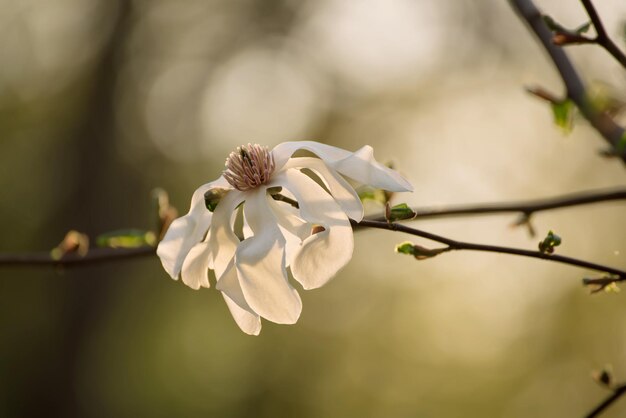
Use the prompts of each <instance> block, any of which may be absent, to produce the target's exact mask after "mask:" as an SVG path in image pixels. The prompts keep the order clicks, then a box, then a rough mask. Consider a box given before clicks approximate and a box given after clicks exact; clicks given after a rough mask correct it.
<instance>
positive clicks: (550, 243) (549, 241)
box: [538, 231, 561, 254]
mask: <svg viewBox="0 0 626 418" xmlns="http://www.w3.org/2000/svg"><path fill="white" fill-rule="evenodd" d="M559 245H561V237H559V236H558V235H556V234H555V233H554V232H552V231H548V235H546V237H545V238H544V239H543V240H542V241H541V242H540V243H539V246H538V247H539V251H541V252H542V253H544V254H552V253H554V247H558V246H559Z"/></svg>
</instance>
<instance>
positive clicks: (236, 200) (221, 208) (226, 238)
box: [209, 190, 246, 279]
mask: <svg viewBox="0 0 626 418" xmlns="http://www.w3.org/2000/svg"><path fill="white" fill-rule="evenodd" d="M245 198H246V194H245V193H243V192H241V191H239V190H231V191H229V192H228V193H227V194H226V196H224V197H222V200H221V201H220V202H219V204H218V205H217V207H216V208H215V211H214V212H213V219H211V234H210V236H209V245H210V246H211V255H212V259H213V269H214V270H215V276H216V277H217V278H218V279H219V278H220V277H221V276H222V274H224V271H225V270H226V267H227V266H228V263H229V262H230V260H231V259H232V258H233V256H234V255H235V250H236V249H237V245H239V238H237V235H235V232H234V231H233V224H232V222H231V221H232V219H233V217H232V214H233V211H234V210H235V209H236V208H237V206H238V205H239V204H240V203H241V202H243V201H244V199H245Z"/></svg>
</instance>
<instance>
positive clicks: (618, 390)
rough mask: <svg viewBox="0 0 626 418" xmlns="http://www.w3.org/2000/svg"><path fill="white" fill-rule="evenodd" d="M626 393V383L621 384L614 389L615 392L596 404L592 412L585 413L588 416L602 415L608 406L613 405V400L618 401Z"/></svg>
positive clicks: (591, 417) (592, 417)
mask: <svg viewBox="0 0 626 418" xmlns="http://www.w3.org/2000/svg"><path fill="white" fill-rule="evenodd" d="M624 393H626V384H623V385H620V386H618V387H616V388H615V389H613V393H612V394H611V395H610V396H609V397H607V398H606V399H605V400H604V401H602V402H601V403H600V404H599V405H598V406H596V407H595V408H594V409H593V410H592V411H591V412H589V413H588V414H587V415H585V417H586V418H594V417H597V416H598V415H600V414H601V413H602V412H603V411H604V410H605V409H606V408H608V407H609V406H611V404H613V402H615V401H617V400H618V399H619V398H620V397H621V396H622V395H624Z"/></svg>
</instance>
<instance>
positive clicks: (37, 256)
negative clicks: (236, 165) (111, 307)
mask: <svg viewBox="0 0 626 418" xmlns="http://www.w3.org/2000/svg"><path fill="white" fill-rule="evenodd" d="M272 197H273V198H274V199H275V200H278V201H283V202H286V203H288V204H291V205H293V206H295V207H297V204H298V202H296V201H294V200H293V199H289V198H287V197H286V196H282V195H279V194H275V195H272ZM614 200H626V189H610V190H596V191H587V192H580V193H573V194H568V195H562V196H556V197H551V198H547V199H538V200H530V201H522V202H505V203H492V204H489V203H488V204H470V205H460V206H452V207H431V208H414V211H415V212H416V213H417V218H435V217H452V216H467V215H491V214H499V213H520V214H522V215H523V216H524V217H525V218H528V217H530V216H531V215H532V214H534V213H536V212H543V211H548V210H554V209H559V208H566V207H572V206H580V205H587V204H592V203H600V202H608V201H614ZM388 225H393V227H389V226H388ZM353 226H355V227H359V228H361V227H373V228H378V229H389V230H396V231H402V232H408V233H412V232H411V231H413V232H416V231H418V230H416V229H412V228H407V227H405V226H403V225H400V224H388V223H387V222H386V220H385V219H384V217H381V218H376V219H368V220H363V221H361V222H360V223H353ZM419 233H420V234H421V235H418V236H421V237H423V238H428V239H433V240H434V241H438V242H441V243H443V244H446V245H448V246H450V247H455V245H456V247H455V248H450V250H453V249H466V250H469V249H473V250H477V251H492V250H493V249H494V248H499V249H501V248H500V247H493V246H488V245H481V244H471V246H472V247H473V248H469V246H470V244H468V243H463V244H466V248H460V247H458V244H459V242H457V241H454V240H450V239H447V238H444V237H439V236H437V235H434V234H428V233H427V232H423V231H419ZM413 235H417V234H415V233H413ZM452 243H454V244H455V245H451V244H452ZM487 248H491V249H487ZM450 250H447V251H450ZM510 250H511V251H509V252H508V254H514V255H524V256H528V254H529V253H530V254H534V255H532V256H531V257H534V256H535V255H536V254H537V253H538V252H536V251H527V250H516V249H510ZM492 252H493V251H492ZM499 252H503V251H499ZM504 252H506V251H504ZM154 253H155V248H154V247H150V246H144V247H139V248H94V249H90V250H89V251H88V252H87V254H86V255H84V256H80V255H79V254H76V253H69V254H66V255H64V256H63V257H62V258H60V259H56V258H53V257H52V256H51V255H50V252H49V251H41V252H30V253H14V254H11V253H0V267H15V266H59V267H61V266H64V267H71V266H77V265H86V264H94V263H103V262H107V261H114V260H126V259H133V258H138V257H143V256H147V255H152V254H154ZM539 254H542V253H539ZM538 258H543V259H550V260H553V261H555V259H556V260H557V261H558V259H560V258H563V257H562V256H558V255H545V254H543V255H542V256H539V257H538ZM564 258H565V259H567V260H570V261H571V260H574V259H569V258H567V257H564ZM574 261H576V260H574ZM569 264H571V263H569ZM579 266H580V267H588V268H590V269H592V270H599V271H603V272H607V273H611V269H606V268H604V266H600V265H596V264H593V263H592V264H585V265H579ZM592 266H593V267H592ZM594 267H600V268H594ZM615 274H619V273H615ZM620 277H621V276H620Z"/></svg>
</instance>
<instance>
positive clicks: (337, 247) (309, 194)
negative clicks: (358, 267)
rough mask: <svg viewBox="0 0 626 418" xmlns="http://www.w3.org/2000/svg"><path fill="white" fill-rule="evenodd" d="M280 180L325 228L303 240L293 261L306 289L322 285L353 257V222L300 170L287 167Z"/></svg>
mask: <svg viewBox="0 0 626 418" xmlns="http://www.w3.org/2000/svg"><path fill="white" fill-rule="evenodd" d="M277 181H282V185H283V186H284V187H285V188H288V189H289V190H290V191H291V193H293V194H294V195H295V196H296V199H297V200H298V203H299V205H300V213H301V214H302V217H303V218H304V219H306V220H307V221H309V222H311V223H315V224H319V225H322V226H323V227H324V231H322V232H318V233H316V234H313V235H311V236H309V237H308V238H306V239H305V240H304V242H303V243H302V246H301V248H300V251H299V252H298V253H297V254H296V255H295V257H294V259H293V261H292V263H291V273H292V274H293V277H294V278H295V279H296V280H297V281H298V282H300V283H301V284H302V286H303V287H304V288H305V289H315V288H318V287H320V286H323V285H324V284H326V283H327V282H328V281H329V280H330V279H331V278H333V277H334V276H335V275H336V274H337V272H338V271H339V270H340V269H341V268H343V267H344V266H345V265H346V264H347V263H348V261H350V258H352V251H353V249H354V239H353V236H352V227H351V226H350V221H349V220H348V218H347V217H346V215H345V213H344V212H343V211H342V210H341V208H340V207H339V205H338V204H337V203H336V202H335V200H334V199H333V198H332V197H331V196H330V195H329V194H328V193H327V192H326V191H325V190H324V189H322V187H321V186H320V185H319V184H317V183H316V182H315V181H313V180H312V179H311V178H310V177H308V176H307V175H305V174H303V173H301V172H300V171H298V170H296V169H289V170H286V171H285V172H283V173H281V175H279V176H277Z"/></svg>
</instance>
